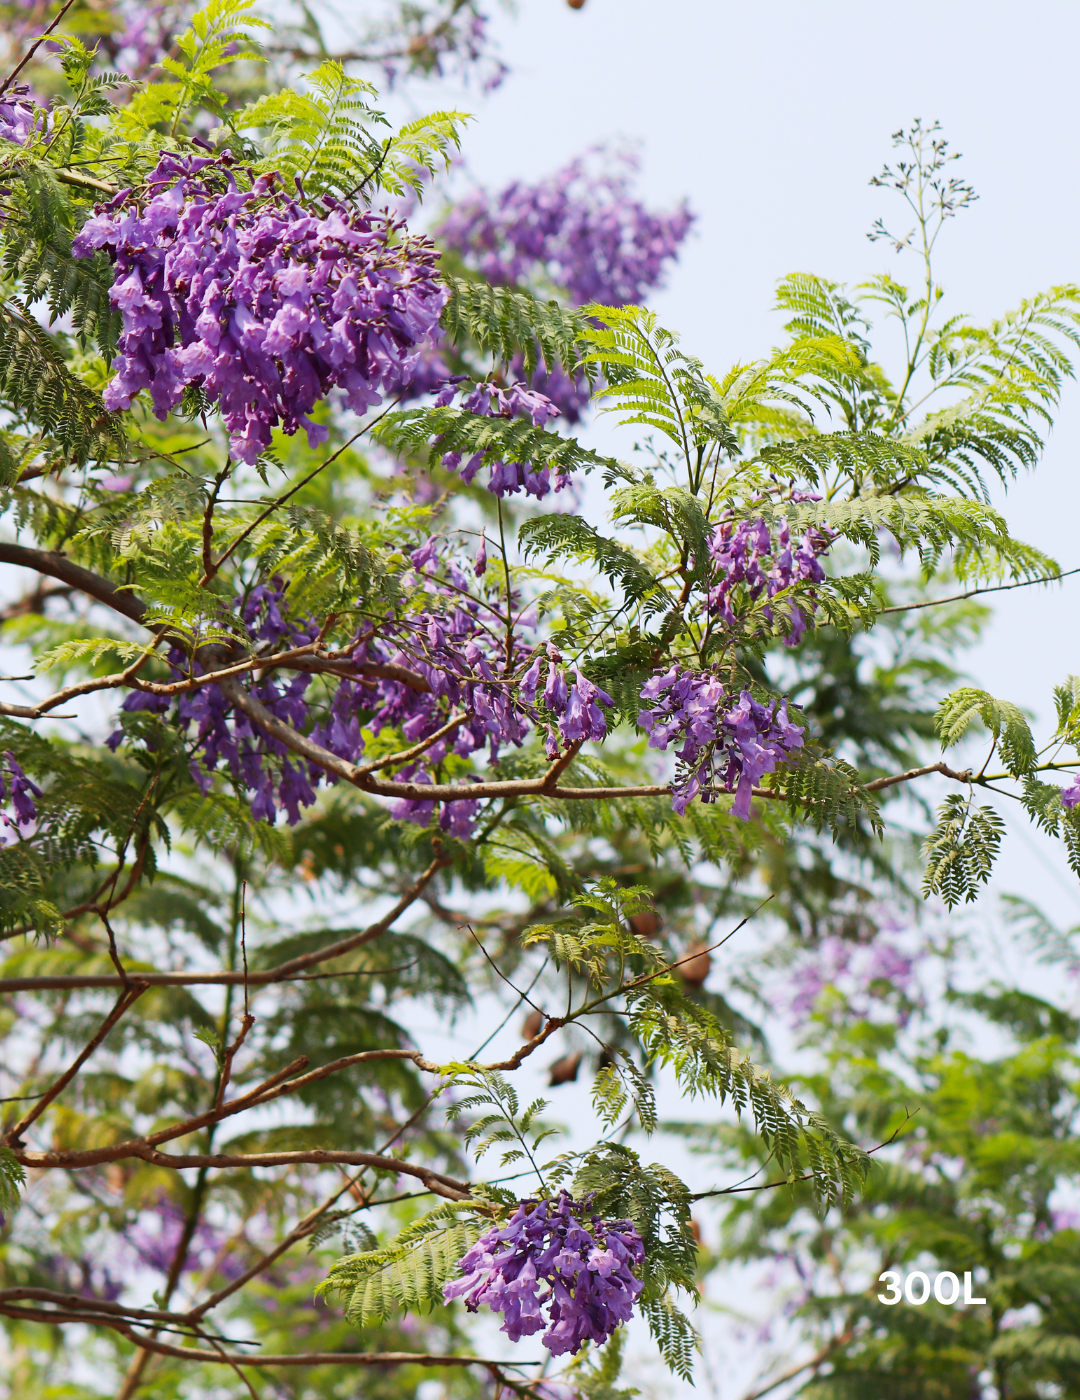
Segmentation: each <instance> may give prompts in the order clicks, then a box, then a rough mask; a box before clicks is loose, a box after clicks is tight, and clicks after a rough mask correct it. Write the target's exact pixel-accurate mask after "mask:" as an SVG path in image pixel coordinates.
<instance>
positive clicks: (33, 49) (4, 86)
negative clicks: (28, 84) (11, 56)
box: [0, 0, 75, 93]
mask: <svg viewBox="0 0 1080 1400" xmlns="http://www.w3.org/2000/svg"><path fill="white" fill-rule="evenodd" d="M74 3H75V0H66V3H65V5H64V7H63V9H61V11H60V13H59V14H58V15H57V16H56V18H55V19H54V20H53V21H52V23H51V24H50V25H49V27H48V29H45V30H43V31H42V32H41V33H40V34H39V35H38V36H37V38H36V39H35V40H34V42H33V43H32V44H31V45H30V47H29V48H28V49H27V50H26V53H25V54H23V56H22V58H20V59H19V61H18V63H17V64H16V65H15V67H14V68H13V69H12V70H11V72H10V73H9V74H8V75H7V77H6V78H5V79H4V81H3V82H2V83H0V93H2V92H6V91H7V90H8V88H9V87H10V86H11V85H12V83H13V82H14V81H15V79H16V78H17V77H18V76H19V74H20V73H21V72H22V70H23V69H24V68H25V67H26V65H27V64H28V63H29V62H30V60H31V59H32V58H33V56H34V55H35V54H36V53H37V51H38V49H39V48H40V47H41V45H42V44H43V43H44V41H45V40H46V39H47V38H48V37H49V35H50V34H51V33H52V32H53V30H54V29H55V28H56V26H57V25H58V24H59V23H60V21H61V20H62V19H63V18H64V16H65V15H66V14H67V12H68V10H70V9H71V7H72V5H74Z"/></svg>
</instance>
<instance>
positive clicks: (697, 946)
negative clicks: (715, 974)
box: [676, 939, 712, 988]
mask: <svg viewBox="0 0 1080 1400" xmlns="http://www.w3.org/2000/svg"><path fill="white" fill-rule="evenodd" d="M676 971H677V972H678V974H679V976H680V977H681V978H682V980H683V982H684V983H685V984H686V986H688V987H695V988H696V987H703V986H704V985H705V982H706V981H707V979H708V976H709V973H710V972H711V971H712V958H711V957H710V956H709V950H708V946H707V945H706V944H704V943H702V942H701V941H700V940H699V939H696V940H695V941H694V942H693V943H691V944H690V946H689V948H687V950H686V952H685V953H684V954H683V957H682V958H681V959H680V960H679V966H678V967H677V968H676Z"/></svg>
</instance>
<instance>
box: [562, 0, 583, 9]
mask: <svg viewBox="0 0 1080 1400" xmlns="http://www.w3.org/2000/svg"><path fill="white" fill-rule="evenodd" d="M566 3H567V4H568V5H569V6H570V8H571V9H572V10H580V9H581V8H582V7H583V6H584V4H585V0H566Z"/></svg>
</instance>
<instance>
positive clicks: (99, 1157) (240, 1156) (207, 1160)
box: [14, 1140, 470, 1201]
mask: <svg viewBox="0 0 1080 1400" xmlns="http://www.w3.org/2000/svg"><path fill="white" fill-rule="evenodd" d="M14 1155H15V1157H16V1158H17V1159H18V1161H19V1162H20V1163H21V1164H22V1165H23V1166H24V1167H32V1168H35V1169H38V1168H45V1167H63V1168H72V1169H78V1168H81V1167H94V1166H100V1165H102V1164H104V1163H106V1162H123V1161H130V1160H132V1159H135V1160H139V1161H143V1162H149V1163H150V1165H151V1166H155V1167H169V1168H170V1169H171V1170H173V1171H184V1170H186V1169H188V1168H189V1167H205V1168H207V1170H210V1169H215V1168H218V1169H223V1168H226V1167H243V1168H249V1167H298V1166H325V1165H334V1164H336V1163H341V1164H342V1165H343V1166H347V1167H371V1168H372V1169H373V1170H375V1171H384V1172H392V1173H393V1174H394V1175H395V1176H413V1177H415V1178H416V1179H417V1181H422V1182H423V1183H424V1185H425V1186H426V1187H427V1188H428V1190H429V1191H433V1192H434V1193H435V1195H437V1196H443V1197H445V1199H446V1200H448V1201H463V1200H466V1199H467V1198H468V1196H469V1192H470V1187H469V1184H468V1182H465V1181H456V1180H455V1179H454V1178H453V1177H451V1176H444V1175H443V1173H442V1172H437V1171H433V1170H432V1169H431V1168H430V1167H425V1166H421V1165H419V1164H418V1163H415V1162H405V1161H402V1160H400V1159H399V1158H397V1157H383V1156H381V1155H380V1154H379V1153H377V1152H344V1151H340V1152H339V1151H334V1150H330V1149H327V1148H311V1149H310V1150H309V1151H307V1152H241V1153H230V1152H189V1153H179V1152H177V1153H172V1152H158V1151H156V1150H155V1149H154V1148H153V1147H151V1146H150V1145H149V1144H148V1143H146V1142H145V1141H143V1142H140V1141H138V1140H134V1141H131V1142H122V1143H117V1144H115V1145H114V1146H112V1147H97V1148H91V1149H90V1150H89V1151H85V1152H29V1151H26V1150H25V1149H15V1150H14Z"/></svg>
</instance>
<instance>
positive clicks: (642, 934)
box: [627, 909, 663, 938]
mask: <svg viewBox="0 0 1080 1400" xmlns="http://www.w3.org/2000/svg"><path fill="white" fill-rule="evenodd" d="M627 922H628V923H629V925H630V927H631V928H632V929H633V930H634V932H635V933H636V934H637V936H638V937H639V938H655V937H656V935H657V934H658V933H659V932H660V930H661V928H662V927H663V920H662V919H661V918H660V915H659V914H658V913H657V912H656V910H655V909H643V910H642V911H641V913H640V914H631V915H630V918H629V919H628V920H627Z"/></svg>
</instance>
